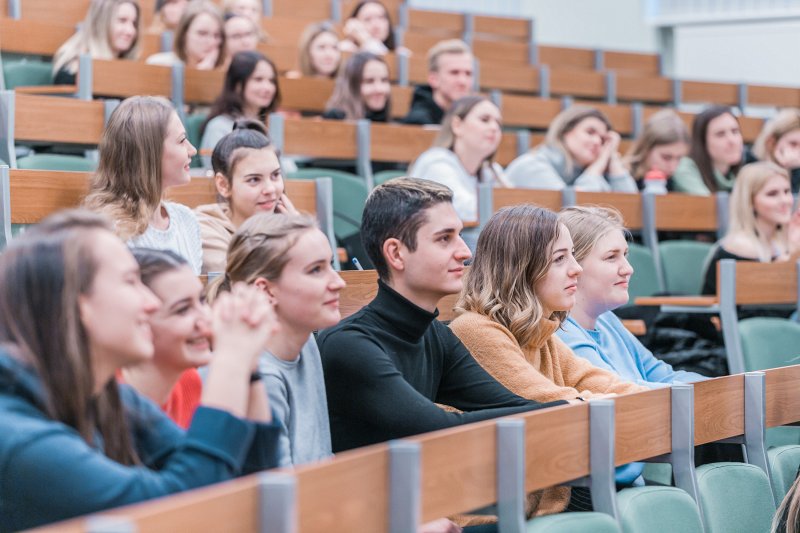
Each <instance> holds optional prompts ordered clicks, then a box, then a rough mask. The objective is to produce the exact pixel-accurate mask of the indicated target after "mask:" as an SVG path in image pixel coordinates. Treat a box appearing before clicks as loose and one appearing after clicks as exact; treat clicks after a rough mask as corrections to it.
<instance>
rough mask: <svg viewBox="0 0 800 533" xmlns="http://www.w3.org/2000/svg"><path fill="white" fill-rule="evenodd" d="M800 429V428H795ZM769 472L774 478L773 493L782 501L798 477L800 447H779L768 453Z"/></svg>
mask: <svg viewBox="0 0 800 533" xmlns="http://www.w3.org/2000/svg"><path fill="white" fill-rule="evenodd" d="M794 429H798V428H794ZM767 457H768V459H769V470H770V475H771V476H772V489H773V490H772V492H773V493H774V494H775V496H776V499H778V500H781V499H783V497H784V496H786V493H787V492H789V487H791V486H792V483H794V480H795V478H796V477H797V469H798V467H800V446H797V445H789V446H778V447H777V448H771V449H770V450H768V451H767Z"/></svg>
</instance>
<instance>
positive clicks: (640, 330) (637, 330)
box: [622, 320, 647, 337]
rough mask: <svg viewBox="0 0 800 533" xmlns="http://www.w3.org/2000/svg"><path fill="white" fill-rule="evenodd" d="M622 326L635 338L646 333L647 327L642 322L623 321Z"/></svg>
mask: <svg viewBox="0 0 800 533" xmlns="http://www.w3.org/2000/svg"><path fill="white" fill-rule="evenodd" d="M622 325H623V326H625V329H627V330H628V331H630V332H631V333H633V334H634V335H636V336H637V337H638V336H641V335H644V334H645V333H647V326H646V325H645V323H644V320H623V321H622Z"/></svg>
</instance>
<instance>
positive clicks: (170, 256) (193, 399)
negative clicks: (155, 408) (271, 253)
mask: <svg viewBox="0 0 800 533" xmlns="http://www.w3.org/2000/svg"><path fill="white" fill-rule="evenodd" d="M132 252H133V257H134V259H136V262H137V263H139V272H140V276H141V278H142V283H144V284H145V286H146V287H147V288H148V289H150V290H151V291H152V292H153V294H155V295H156V298H158V299H159V300H161V306H160V307H159V308H158V310H156V311H155V312H154V313H153V314H152V315H151V316H150V328H151V329H152V330H153V344H154V347H155V353H154V354H153V357H152V359H150V360H148V361H145V362H143V363H140V364H138V365H135V366H131V367H127V368H124V369H123V370H122V373H121V376H120V382H124V383H127V384H128V385H130V386H131V387H133V388H134V389H136V390H137V392H139V394H141V395H142V396H146V397H147V398H149V399H150V400H152V401H153V402H154V403H155V404H156V405H160V406H161V408H162V409H163V410H164V412H165V413H166V414H167V416H169V417H170V418H171V419H172V420H173V421H174V422H175V423H176V424H178V425H179V426H180V427H182V428H184V429H186V428H188V427H189V424H190V422H191V421H192V416H193V415H194V412H195V410H197V406H198V405H199V404H200V395H201V392H202V389H203V382H202V379H201V378H200V373H199V372H198V371H197V368H199V367H201V366H205V365H207V364H208V363H209V362H210V361H211V341H212V335H211V326H212V324H211V309H210V308H209V307H208V305H206V303H205V299H204V298H203V296H202V293H203V284H202V283H200V280H199V279H198V278H197V276H196V275H195V274H194V272H192V269H191V268H189V264H188V263H187V262H186V260H185V259H184V258H183V257H181V256H179V255H178V254H176V253H175V252H171V251H169V250H153V249H150V248H134V249H133V250H132ZM217 356H218V357H229V356H228V355H224V354H222V355H220V354H217Z"/></svg>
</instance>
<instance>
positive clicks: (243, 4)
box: [222, 0, 264, 28]
mask: <svg viewBox="0 0 800 533" xmlns="http://www.w3.org/2000/svg"><path fill="white" fill-rule="evenodd" d="M222 10H223V12H224V13H225V14H226V15H236V16H239V17H247V18H248V19H250V21H251V22H252V23H253V24H255V25H256V27H258V28H260V27H261V17H262V16H264V13H263V4H262V2H261V0H223V2H222Z"/></svg>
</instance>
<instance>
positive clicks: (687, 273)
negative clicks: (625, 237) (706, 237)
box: [658, 240, 713, 295]
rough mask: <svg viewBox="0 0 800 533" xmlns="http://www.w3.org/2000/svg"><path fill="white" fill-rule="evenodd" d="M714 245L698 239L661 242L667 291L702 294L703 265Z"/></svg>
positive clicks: (660, 251) (659, 248) (660, 252)
mask: <svg viewBox="0 0 800 533" xmlns="http://www.w3.org/2000/svg"><path fill="white" fill-rule="evenodd" d="M712 247H713V245H712V244H710V243H707V242H697V241H681V240H674V241H664V242H662V243H659V245H658V252H659V255H660V256H661V267H662V271H663V272H664V283H665V284H666V287H664V288H665V289H666V291H667V292H669V293H670V294H689V295H698V294H700V291H701V290H702V288H703V265H704V264H705V261H706V257H707V256H708V253H709V251H710V250H711V248H712Z"/></svg>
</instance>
